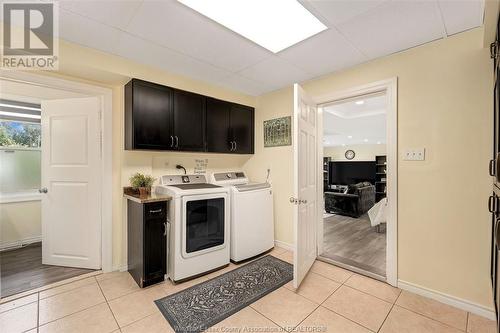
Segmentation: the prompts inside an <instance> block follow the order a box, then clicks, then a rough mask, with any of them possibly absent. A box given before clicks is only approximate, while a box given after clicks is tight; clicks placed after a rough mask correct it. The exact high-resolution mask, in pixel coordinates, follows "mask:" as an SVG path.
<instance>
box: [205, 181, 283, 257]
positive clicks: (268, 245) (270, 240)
mask: <svg viewBox="0 0 500 333" xmlns="http://www.w3.org/2000/svg"><path fill="white" fill-rule="evenodd" d="M210 182H211V183H212V184H215V185H219V186H223V187H225V188H228V189H229V192H230V206H231V208H230V211H231V218H230V220H231V228H230V230H231V231H230V232H231V239H230V248H231V251H230V253H231V261H233V262H240V261H243V260H246V259H249V258H252V257H255V256H257V255H259V254H262V253H264V252H266V251H268V250H270V249H272V248H273V247H274V218H273V216H274V213H273V191H272V187H271V184H269V183H267V182H264V183H253V182H250V181H249V180H248V178H247V177H246V175H245V173H243V172H222V173H214V174H212V175H211V177H210Z"/></svg>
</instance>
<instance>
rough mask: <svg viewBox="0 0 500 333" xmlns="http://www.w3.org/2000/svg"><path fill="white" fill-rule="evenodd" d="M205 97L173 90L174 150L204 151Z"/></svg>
mask: <svg viewBox="0 0 500 333" xmlns="http://www.w3.org/2000/svg"><path fill="white" fill-rule="evenodd" d="M205 102H206V97H205V96H202V95H198V94H194V93H190V92H187V91H182V90H177V89H176V90H174V108H173V113H174V121H173V124H174V130H173V136H174V139H175V143H174V148H175V149H176V150H181V151H205V129H206V127H205V115H206V112H205Z"/></svg>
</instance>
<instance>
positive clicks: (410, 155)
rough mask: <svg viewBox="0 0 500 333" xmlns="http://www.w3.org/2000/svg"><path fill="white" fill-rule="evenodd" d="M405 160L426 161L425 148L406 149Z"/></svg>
mask: <svg viewBox="0 0 500 333" xmlns="http://www.w3.org/2000/svg"><path fill="white" fill-rule="evenodd" d="M403 161H425V148H416V149H405V151H404V153H403Z"/></svg>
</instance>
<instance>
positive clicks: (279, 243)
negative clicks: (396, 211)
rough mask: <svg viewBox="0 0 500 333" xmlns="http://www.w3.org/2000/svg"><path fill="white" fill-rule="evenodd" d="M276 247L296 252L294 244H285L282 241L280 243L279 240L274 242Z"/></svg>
mask: <svg viewBox="0 0 500 333" xmlns="http://www.w3.org/2000/svg"><path fill="white" fill-rule="evenodd" d="M274 245H275V246H278V247H281V248H282V249H285V250H288V251H293V250H294V246H293V245H292V244H289V243H285V242H282V241H279V240H274Z"/></svg>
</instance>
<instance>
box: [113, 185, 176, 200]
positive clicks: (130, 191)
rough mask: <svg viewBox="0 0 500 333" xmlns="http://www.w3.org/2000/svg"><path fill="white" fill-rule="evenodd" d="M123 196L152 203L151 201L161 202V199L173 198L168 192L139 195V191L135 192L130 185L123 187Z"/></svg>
mask: <svg viewBox="0 0 500 333" xmlns="http://www.w3.org/2000/svg"><path fill="white" fill-rule="evenodd" d="M123 196H124V197H125V198H127V199H128V200H132V201H135V202H138V203H142V204H144V203H150V202H159V201H170V200H172V197H171V196H170V195H166V194H156V193H150V194H147V195H144V196H141V195H139V193H138V192H135V191H134V190H133V189H132V188H130V187H124V188H123Z"/></svg>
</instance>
